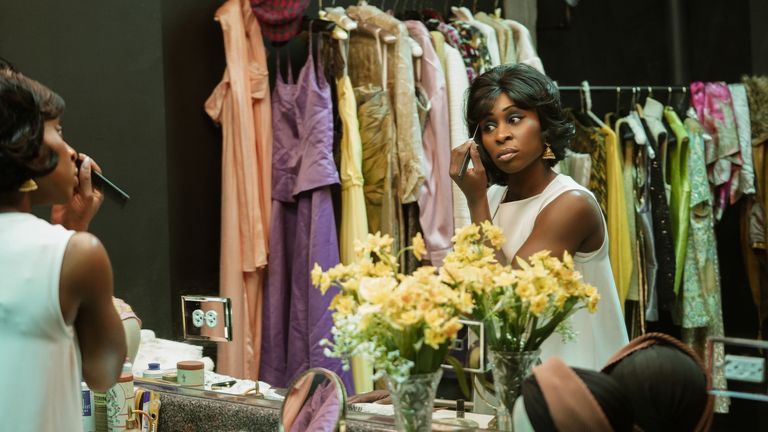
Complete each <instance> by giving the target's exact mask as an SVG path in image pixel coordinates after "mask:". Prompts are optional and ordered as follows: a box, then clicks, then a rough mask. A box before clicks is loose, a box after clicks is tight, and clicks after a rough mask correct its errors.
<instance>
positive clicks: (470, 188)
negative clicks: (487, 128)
mask: <svg viewBox="0 0 768 432" xmlns="http://www.w3.org/2000/svg"><path fill="white" fill-rule="evenodd" d="M467 155H469V159H467ZM469 160H471V161H472V165H473V166H472V168H468V167H467V165H468V162H469ZM462 171H463V175H462ZM449 173H450V175H451V178H452V179H453V181H454V182H456V185H458V186H459V189H461V191H462V192H464V195H465V196H466V197H467V201H468V203H469V204H470V205H471V204H472V203H473V202H474V201H476V200H478V199H485V194H486V189H487V188H488V177H487V176H486V174H485V168H484V167H483V163H482V162H481V160H480V151H479V150H478V147H477V143H475V141H474V140H471V139H470V140H467V142H465V143H464V144H462V145H460V146H458V147H456V148H455V149H453V150H451V164H450V168H449Z"/></svg>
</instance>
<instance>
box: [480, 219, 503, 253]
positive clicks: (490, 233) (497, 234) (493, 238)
mask: <svg viewBox="0 0 768 432" xmlns="http://www.w3.org/2000/svg"><path fill="white" fill-rule="evenodd" d="M482 227H483V234H484V235H485V238H487V239H488V241H489V242H491V245H493V247H494V248H496V249H499V248H500V247H502V246H503V245H504V243H506V241H507V240H506V239H505V238H504V233H503V232H502V231H501V228H499V227H497V226H495V225H494V224H492V223H491V222H490V221H483V223H482Z"/></svg>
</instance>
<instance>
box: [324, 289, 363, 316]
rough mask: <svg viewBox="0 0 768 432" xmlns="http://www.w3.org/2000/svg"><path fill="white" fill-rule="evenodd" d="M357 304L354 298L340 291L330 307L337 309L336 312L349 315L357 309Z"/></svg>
mask: <svg viewBox="0 0 768 432" xmlns="http://www.w3.org/2000/svg"><path fill="white" fill-rule="evenodd" d="M356 305H357V304H356V302H355V299H354V298H352V297H350V296H348V295H344V294H341V293H339V294H336V297H334V298H333V300H332V301H331V305H330V306H329V307H328V309H331V310H336V312H338V313H340V314H343V315H349V314H351V313H353V312H354V311H355V306H356Z"/></svg>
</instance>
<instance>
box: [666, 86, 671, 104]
mask: <svg viewBox="0 0 768 432" xmlns="http://www.w3.org/2000/svg"><path fill="white" fill-rule="evenodd" d="M665 106H668V107H669V106H672V87H671V86H670V87H667V105H665Z"/></svg>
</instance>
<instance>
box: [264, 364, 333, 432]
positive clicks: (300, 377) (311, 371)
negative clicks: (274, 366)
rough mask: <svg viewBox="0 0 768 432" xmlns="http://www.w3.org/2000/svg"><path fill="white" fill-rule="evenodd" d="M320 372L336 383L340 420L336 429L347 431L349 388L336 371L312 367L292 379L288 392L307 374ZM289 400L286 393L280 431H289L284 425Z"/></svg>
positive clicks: (281, 409)
mask: <svg viewBox="0 0 768 432" xmlns="http://www.w3.org/2000/svg"><path fill="white" fill-rule="evenodd" d="M316 373H319V374H321V375H323V376H325V377H326V378H328V379H329V380H330V381H331V382H332V383H334V384H335V385H336V396H338V397H339V420H338V421H337V422H336V431H338V432H346V430H347V389H346V388H345V387H344V383H343V382H342V381H341V378H340V377H339V376H338V375H336V374H335V373H334V372H332V371H330V370H328V369H325V368H310V369H307V370H306V371H304V372H302V373H301V374H300V375H299V376H297V377H296V378H295V379H294V380H293V381H291V384H290V385H289V386H288V394H290V391H291V389H293V388H294V387H295V386H296V383H298V382H299V381H300V380H302V379H304V377H306V376H307V375H310V374H316ZM287 400H288V395H287V394H286V397H285V399H283V403H282V404H280V420H279V422H280V428H279V431H280V432H288V431H286V430H285V428H284V427H283V414H284V413H285V402H286V401H287Z"/></svg>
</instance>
